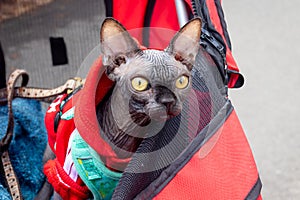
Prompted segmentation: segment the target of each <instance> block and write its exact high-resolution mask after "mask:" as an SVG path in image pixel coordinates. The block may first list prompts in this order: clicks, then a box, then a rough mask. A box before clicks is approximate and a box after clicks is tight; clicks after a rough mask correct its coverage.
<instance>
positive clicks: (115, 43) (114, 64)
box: [100, 18, 141, 80]
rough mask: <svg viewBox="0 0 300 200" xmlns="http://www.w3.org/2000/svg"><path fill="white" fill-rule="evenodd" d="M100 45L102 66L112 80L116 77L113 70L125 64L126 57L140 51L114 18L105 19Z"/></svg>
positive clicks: (101, 30)
mask: <svg viewBox="0 0 300 200" xmlns="http://www.w3.org/2000/svg"><path fill="white" fill-rule="evenodd" d="M100 45H101V52H102V56H103V57H102V60H103V61H102V62H103V65H104V66H106V67H107V75H108V76H109V77H110V78H111V79H112V80H115V79H116V78H117V76H118V74H116V73H115V69H116V68H118V67H119V66H120V65H121V64H123V63H126V62H127V59H128V57H131V56H133V55H134V54H136V53H137V52H140V51H141V50H140V48H139V46H138V44H137V43H136V41H135V40H134V39H133V38H132V37H131V36H130V34H129V33H128V32H127V30H126V29H125V28H124V26H123V25H122V24H121V23H120V22H118V21H117V20H115V19H114V18H106V19H105V20H104V22H103V23H102V26H101V29H100Z"/></svg>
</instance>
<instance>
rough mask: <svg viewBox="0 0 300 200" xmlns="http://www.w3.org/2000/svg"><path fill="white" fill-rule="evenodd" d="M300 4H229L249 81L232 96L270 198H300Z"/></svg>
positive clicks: (227, 0)
mask: <svg viewBox="0 0 300 200" xmlns="http://www.w3.org/2000/svg"><path fill="white" fill-rule="evenodd" d="M299 8H300V1H297V0H290V1H272V0H264V1H257V0H256V1H253V0H241V1H233V0H224V1H223V9H224V12H225V16H226V20H227V25H228V29H229V33H230V36H231V42H232V46H233V55H234V56H235V59H236V61H237V63H238V65H239V67H240V70H241V73H242V74H243V75H244V77H245V79H246V80H245V85H244V86H243V87H242V88H241V89H237V90H231V92H230V96H231V99H232V101H233V105H234V106H235V109H236V110H237V113H238V115H239V118H240V121H241V122H242V125H243V128H244V130H245V132H246V135H247V137H248V140H249V143H250V145H251V147H252V149H253V152H254V157H255V159H256V162H257V165H258V168H259V172H260V176H261V179H262V182H263V190H262V193H263V197H264V199H276V200H277V199H278V200H279V199H300V157H299V156H300V144H299V141H300V134H299V133H300V123H299V120H300V117H299V113H300V106H299V103H300V101H299V99H300V66H299V58H300V49H299V48H298V46H299V45H300V27H299V24H300V16H299Z"/></svg>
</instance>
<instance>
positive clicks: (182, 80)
mask: <svg viewBox="0 0 300 200" xmlns="http://www.w3.org/2000/svg"><path fill="white" fill-rule="evenodd" d="M188 84H189V77H187V76H185V75H182V76H180V77H179V78H178V79H177V80H176V83H175V85H176V87H177V88H178V89H184V88H186V87H187V86H188Z"/></svg>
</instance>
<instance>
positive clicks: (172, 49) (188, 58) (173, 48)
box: [166, 17, 202, 70]
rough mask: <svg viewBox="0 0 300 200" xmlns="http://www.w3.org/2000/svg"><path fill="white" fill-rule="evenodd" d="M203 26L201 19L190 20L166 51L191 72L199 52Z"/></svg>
mask: <svg viewBox="0 0 300 200" xmlns="http://www.w3.org/2000/svg"><path fill="white" fill-rule="evenodd" d="M201 24H202V23H201V19H200V18H199V17H197V18H194V19H192V20H190V21H189V22H188V23H187V24H185V25H184V26H183V27H182V28H181V29H180V30H179V31H178V32H177V33H176V35H175V36H174V37H173V39H172V40H171V42H170V44H169V46H168V47H167V49H166V51H167V52H169V53H170V54H172V55H174V57H175V59H176V60H178V61H180V62H182V63H183V64H185V65H186V66H187V68H188V69H189V70H192V68H193V65H194V63H195V59H196V55H197V53H198V51H199V47H200V46H199V45H200V44H199V42H200V35H201Z"/></svg>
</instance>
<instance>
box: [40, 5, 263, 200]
mask: <svg viewBox="0 0 300 200" xmlns="http://www.w3.org/2000/svg"><path fill="white" fill-rule="evenodd" d="M176 2H177V1H167V0H161V1H147V0H141V1H129V0H126V1H124V0H123V1H120V0H114V1H106V12H107V16H113V17H114V18H116V19H117V20H119V21H120V22H121V23H122V24H123V25H124V26H125V27H126V28H127V30H128V31H129V32H130V34H131V35H132V36H134V37H135V38H136V39H137V40H138V41H139V42H140V43H141V44H143V45H144V46H146V47H147V48H149V49H153V48H154V49H163V48H165V47H166V46H167V44H168V43H169V41H170V39H171V38H172V37H173V35H174V33H175V32H176V31H177V30H179V28H180V25H179V24H180V23H181V21H182V20H183V21H184V20H187V19H191V18H193V17H194V16H200V17H201V19H202V23H203V24H202V33H201V43H200V44H201V48H200V51H199V55H198V56H197V61H196V63H195V66H194V68H193V71H192V84H193V85H192V88H193V90H192V94H191V95H190V97H189V98H188V100H187V102H186V104H184V106H183V111H182V113H181V114H180V115H179V116H176V117H174V118H172V119H170V120H168V121H167V123H166V124H165V126H164V127H163V128H162V130H160V132H159V133H158V134H156V135H154V136H153V137H149V138H146V139H144V140H143V142H142V143H141V144H140V146H139V148H138V149H137V151H136V152H135V154H134V155H133V156H132V157H131V159H130V161H129V164H128V165H127V167H126V168H125V170H124V172H123V173H122V176H121V178H120V180H119V182H118V183H117V185H116V187H115V189H114V192H113V194H112V197H111V198H112V199H128V200H129V199H226V200H227V199H249V200H250V199H253V200H254V199H261V195H260V192H261V187H262V184H261V181H260V178H259V175H258V171H257V168H256V164H255V161H254V159H253V155H252V152H251V149H250V147H249V144H248V142H247V139H246V137H245V133H244V132H243V129H242V127H241V125H240V122H239V119H238V117H237V115H236V113H235V111H234V109H233V106H232V105H231V102H230V100H229V99H228V95H227V88H228V87H229V88H234V87H241V86H242V85H243V77H242V75H241V74H239V72H238V71H239V70H238V67H237V65H236V63H235V61H234V59H233V57H232V54H231V45H230V40H229V36H228V33H227V30H226V24H225V20H224V15H223V12H222V7H221V2H220V1H213V0H206V1H204V0H199V1H191V2H190V1H185V2H181V5H178V2H177V3H176ZM182 8H184V9H182ZM180 13H181V14H180ZM142 27H151V28H148V29H147V28H146V29H143V28H142ZM159 27H161V28H159ZM93 60H94V64H93V65H92V66H91V69H90V71H89V73H88V75H87V77H86V82H85V84H84V87H83V88H82V89H80V90H79V91H77V92H76V94H73V93H71V94H69V95H64V96H60V97H59V98H58V99H57V100H56V101H55V102H54V103H53V104H52V105H51V106H50V107H49V110H48V112H47V115H46V126H47V130H48V134H49V144H50V146H51V148H52V150H54V152H55V153H56V156H57V159H56V160H55V161H49V162H48V163H47V164H46V166H45V173H46V175H47V177H48V179H49V182H50V183H52V185H53V186H54V188H55V190H56V191H57V192H58V193H59V194H60V195H61V196H62V197H63V198H64V199H86V198H88V197H90V196H89V195H91V194H90V193H89V192H88V191H89V189H88V187H87V186H86V185H85V184H84V183H83V182H82V180H81V179H77V178H74V177H78V174H75V175H74V174H72V173H71V172H68V170H71V168H72V166H71V165H70V163H69V162H70V160H69V157H68V156H69V154H70V152H69V151H70V149H69V148H68V146H69V144H68V143H69V140H68V139H69V137H71V138H72V133H73V132H74V130H76V131H78V132H79V133H80V135H81V137H82V138H83V140H84V141H85V142H86V143H87V144H88V145H89V146H90V147H91V148H93V149H94V150H95V151H96V152H97V153H98V154H100V155H102V158H108V160H109V161H112V163H109V165H110V166H111V164H112V165H113V164H115V163H118V164H120V163H121V164H122V162H125V163H126V162H128V160H121V161H120V160H118V159H115V154H114V152H113V150H112V149H111V147H110V146H109V145H108V144H106V142H105V141H104V140H103V138H102V137H101V134H100V130H99V126H98V122H97V118H96V113H95V112H96V111H95V107H96V105H97V104H98V103H100V102H101V101H102V99H103V98H105V96H106V95H107V94H109V91H110V90H111V89H112V88H113V86H114V85H113V82H112V81H110V80H109V79H108V78H107V76H106V75H105V74H104V73H103V72H104V69H103V66H102V61H101V58H97V57H94V58H93ZM73 108H75V112H74V116H71V117H68V113H69V111H70V110H72V109H73ZM70 113H71V112H70ZM62 116H64V117H63V118H62ZM114 159H115V160H114ZM148 166H151V167H152V168H151V169H147V167H148ZM141 169H143V170H141ZM70 176H72V177H71V178H70ZM89 178H90V179H91V181H93V180H96V179H97V175H93V176H90V177H89ZM98 178H99V177H98ZM74 180H75V181H74ZM94 198H95V196H94ZM99 199H106V198H105V197H102V198H99Z"/></svg>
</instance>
